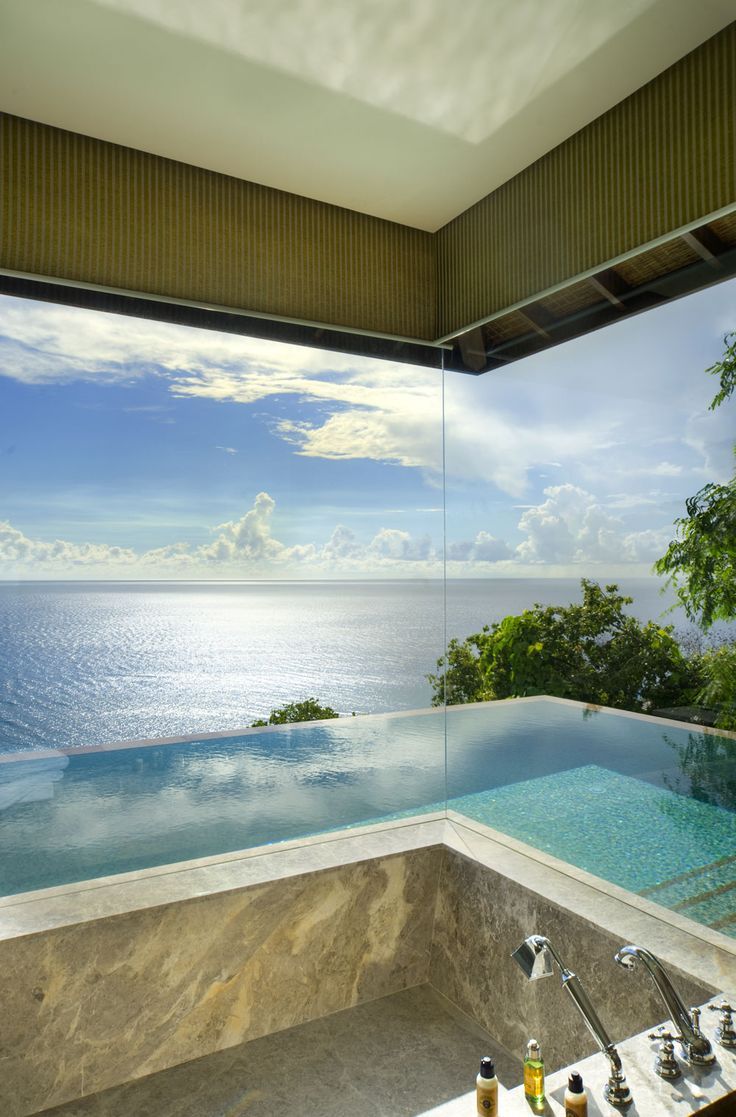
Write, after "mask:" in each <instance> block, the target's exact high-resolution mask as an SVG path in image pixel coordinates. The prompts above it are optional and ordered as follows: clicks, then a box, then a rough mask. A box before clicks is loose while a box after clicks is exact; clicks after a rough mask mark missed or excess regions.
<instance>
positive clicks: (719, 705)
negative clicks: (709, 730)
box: [697, 643, 736, 729]
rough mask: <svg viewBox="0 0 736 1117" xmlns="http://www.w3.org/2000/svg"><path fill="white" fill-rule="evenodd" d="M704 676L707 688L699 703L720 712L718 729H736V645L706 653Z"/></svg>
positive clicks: (732, 644) (699, 696)
mask: <svg viewBox="0 0 736 1117" xmlns="http://www.w3.org/2000/svg"><path fill="white" fill-rule="evenodd" d="M703 674H704V675H705V686H704V687H703V688H702V690H700V692H699V693H698V695H697V701H698V702H702V703H703V705H704V706H708V707H710V708H711V709H715V710H717V711H718V713H717V717H716V721H715V726H716V729H736V643H731V644H724V645H723V646H722V647H720V648H714V649H712V650H711V651H709V652H706V653H705V655H704V656H703Z"/></svg>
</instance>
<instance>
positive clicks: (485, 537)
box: [447, 531, 512, 563]
mask: <svg viewBox="0 0 736 1117" xmlns="http://www.w3.org/2000/svg"><path fill="white" fill-rule="evenodd" d="M511 557H512V553H511V549H510V548H509V545H508V544H507V543H506V542H504V540H503V539H496V538H494V536H492V535H489V533H488V532H487V531H479V532H478V534H477V535H476V537H475V539H472V540H470V539H468V540H461V541H459V542H454V543H448V545H447V559H448V562H475V563H494V562H503V561H504V560H506V559H510V558H511Z"/></svg>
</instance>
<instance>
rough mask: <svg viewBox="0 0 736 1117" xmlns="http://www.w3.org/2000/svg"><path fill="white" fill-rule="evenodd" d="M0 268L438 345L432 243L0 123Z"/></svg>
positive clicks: (310, 204)
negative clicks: (434, 339) (428, 341)
mask: <svg viewBox="0 0 736 1117" xmlns="http://www.w3.org/2000/svg"><path fill="white" fill-rule="evenodd" d="M0 160H2V164H1V167H2V169H1V176H2V177H1V178H0V189H1V194H0V267H3V268H7V269H9V270H13V271H19V272H29V273H31V274H34V275H44V276H51V277H54V278H59V279H66V280H74V281H77V282H82V283H91V284H95V285H99V286H102V287H117V288H123V289H124V290H129V291H136V292H140V293H143V294H155V295H163V296H167V297H173V298H179V299H188V300H193V301H195V302H204V303H212V304H215V305H219V306H227V307H236V308H238V309H241V310H246V311H251V312H253V313H256V314H275V315H279V316H282V317H284V318H292V319H294V318H295V319H305V320H307V321H311V322H317V323H325V324H329V325H336V326H347V327H349V328H352V329H360V330H367V331H371V332H375V333H379V334H395V335H399V336H401V337H409V338H422V339H431V338H433V337H434V336H436V291H437V279H436V271H435V252H434V244H433V238H432V235H431V234H430V233H426V232H423V231H422V230H418V229H411V228H408V227H406V226H404V225H398V224H395V223H393V222H390V221H382V220H380V219H378V218H375V217H369V216H367V215H365V214H359V213H353V212H351V211H350V210H347V209H341V208H339V207H337V206H331V205H327V204H325V203H322V202H316V201H312V200H310V199H308V198H302V197H298V196H297V195H293V194H287V193H284V192H282V191H279V190H273V189H271V188H269V187H265V186H259V185H256V184H254V183H250V182H242V181H240V180H237V179H233V178H229V177H227V176H225V175H220V174H216V173H214V172H211V171H205V170H201V169H199V168H197V167H191V166H188V165H186V164H183V163H176V162H174V161H172V160H169V159H163V158H160V157H158V156H154V155H149V154H146V153H144V152H141V151H135V150H133V149H130V148H125V147H120V146H118V145H116V144H110V143H105V142H102V141H100V140H94V139H90V138H88V137H85V136H80V135H76V134H75V133H73V132H65V131H62V130H61V129H58V128H52V127H49V126H46V125H43V124H38V123H35V122H33V121H28V120H23V119H20V118H18V117H14V116H9V115H7V114H0Z"/></svg>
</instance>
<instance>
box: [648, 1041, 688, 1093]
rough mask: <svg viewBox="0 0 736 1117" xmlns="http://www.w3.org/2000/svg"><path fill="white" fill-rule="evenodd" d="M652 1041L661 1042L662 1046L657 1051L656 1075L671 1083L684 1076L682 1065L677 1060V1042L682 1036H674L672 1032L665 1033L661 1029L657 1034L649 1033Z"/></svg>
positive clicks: (655, 1061)
mask: <svg viewBox="0 0 736 1117" xmlns="http://www.w3.org/2000/svg"><path fill="white" fill-rule="evenodd" d="M649 1038H650V1039H657V1040H660V1046H659V1049H658V1051H657V1057H656V1058H655V1060H654V1070H655V1073H656V1074H658V1075H659V1077H660V1078H668V1079H670V1081H671V1080H672V1079H673V1078H679V1077H680V1075H681V1074H682V1071H681V1070H680V1064H679V1063H678V1061H677V1059H676V1058H675V1040H676V1039H677V1040H679V1039H681V1038H682V1037H681V1036H673V1035H672V1032H667V1031H665V1029H664V1028H660V1029H659V1030H658V1031H656V1032H650V1033H649Z"/></svg>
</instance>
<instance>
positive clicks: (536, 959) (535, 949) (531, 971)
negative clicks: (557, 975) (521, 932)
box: [511, 935, 553, 981]
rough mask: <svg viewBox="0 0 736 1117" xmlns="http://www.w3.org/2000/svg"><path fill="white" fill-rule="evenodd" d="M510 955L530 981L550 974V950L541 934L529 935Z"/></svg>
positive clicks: (551, 968) (551, 970) (547, 942)
mask: <svg viewBox="0 0 736 1117" xmlns="http://www.w3.org/2000/svg"><path fill="white" fill-rule="evenodd" d="M511 957H512V958H513V959H514V961H515V962H516V963H517V964H518V965H519V966H520V967H521V969H522V970H523V971H524V973H525V974H526V976H527V977H528V978H529V980H530V981H536V980H537V979H538V978H540V977H551V976H552V973H553V966H552V952H551V950H550V947H549V941H548V940H547V939H545V938H544V936H543V935H529V938H527V939H524V941H523V943H522V944H521V946H520V947H518V949H517V950H515V951H514V952H513V954H512V955H511Z"/></svg>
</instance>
